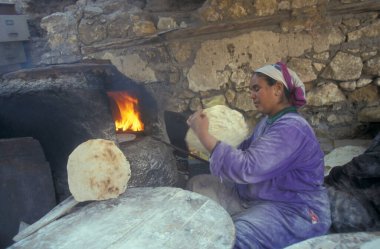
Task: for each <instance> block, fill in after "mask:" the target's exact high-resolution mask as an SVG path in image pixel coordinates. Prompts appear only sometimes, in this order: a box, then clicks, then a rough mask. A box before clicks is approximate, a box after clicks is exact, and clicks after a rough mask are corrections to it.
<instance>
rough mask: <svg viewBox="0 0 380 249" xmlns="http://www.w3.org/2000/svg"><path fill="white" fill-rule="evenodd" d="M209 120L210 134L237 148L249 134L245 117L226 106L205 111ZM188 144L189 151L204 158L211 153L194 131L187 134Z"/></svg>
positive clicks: (218, 106)
mask: <svg viewBox="0 0 380 249" xmlns="http://www.w3.org/2000/svg"><path fill="white" fill-rule="evenodd" d="M203 113H205V114H206V115H207V117H208V120H209V132H210V134H211V135H213V136H214V137H216V138H217V139H218V140H220V141H223V142H225V143H227V144H229V145H231V146H233V147H237V146H238V145H239V144H240V143H241V142H242V141H243V140H244V139H245V138H246V137H247V136H248V134H249V129H248V125H247V123H246V122H245V120H244V117H243V115H242V114H241V113H240V112H238V111H235V110H232V109H231V108H229V107H227V106H224V105H215V106H213V107H210V108H206V109H204V110H203ZM185 140H186V143H187V146H188V148H189V150H190V151H191V152H192V153H194V154H196V155H199V156H201V157H203V158H206V159H207V158H208V156H209V155H210V153H209V152H208V151H207V150H206V148H205V147H203V145H202V143H201V142H200V141H199V139H198V138H197V136H196V135H195V133H194V132H193V130H191V129H189V130H188V131H187V133H186V138H185Z"/></svg>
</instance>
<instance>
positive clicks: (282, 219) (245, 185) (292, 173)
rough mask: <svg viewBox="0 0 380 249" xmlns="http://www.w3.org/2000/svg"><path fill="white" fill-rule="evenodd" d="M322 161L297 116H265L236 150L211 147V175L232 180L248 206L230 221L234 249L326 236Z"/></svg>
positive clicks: (327, 214) (307, 128)
mask: <svg viewBox="0 0 380 249" xmlns="http://www.w3.org/2000/svg"><path fill="white" fill-rule="evenodd" d="M323 158H324V154H323V152H322V151H321V149H320V145H319V143H318V141H317V139H316V137H315V134H314V132H313V130H312V128H311V127H310V125H309V124H308V123H307V121H306V120H305V119H304V118H303V117H301V116H300V115H299V114H297V113H286V114H284V115H283V116H281V117H279V118H278V119H276V120H275V121H273V122H270V120H268V117H265V118H264V119H263V120H261V122H260V123H259V124H257V126H256V128H255V131H254V133H253V135H252V136H251V137H250V138H248V139H247V140H245V141H244V142H243V143H241V144H240V146H239V147H238V148H237V149H235V148H233V147H231V146H229V145H227V144H226V143H224V142H221V143H219V144H218V145H217V146H216V147H215V149H214V151H213V153H212V155H211V157H210V170H211V173H212V174H213V175H215V176H218V177H220V178H221V179H225V180H228V181H231V182H234V183H235V187H236V188H237V192H238V194H239V196H240V198H241V200H243V201H245V202H247V203H249V206H250V207H249V208H248V209H247V210H246V211H245V212H243V213H242V214H239V215H237V216H236V217H233V218H234V222H235V226H236V231H237V234H236V236H237V238H236V245H235V248H283V247H284V246H287V245H289V244H292V243H296V242H298V241H301V240H304V239H307V238H310V237H314V236H318V235H323V234H325V233H326V232H327V230H328V228H329V226H330V223H331V219H330V206H329V202H328V197H327V193H326V190H325V188H324V187H323V177H324V161H323Z"/></svg>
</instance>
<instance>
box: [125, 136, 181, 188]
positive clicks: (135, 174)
mask: <svg viewBox="0 0 380 249" xmlns="http://www.w3.org/2000/svg"><path fill="white" fill-rule="evenodd" d="M120 149H121V150H122V151H123V153H124V155H125V156H126V158H128V161H129V163H130V167H131V178H130V179H129V182H128V187H159V186H173V185H174V184H176V182H177V178H178V173H177V166H176V163H175V162H176V160H175V158H174V155H173V152H172V149H171V148H169V147H167V146H166V145H164V144H163V143H161V142H159V141H156V140H154V139H152V138H150V137H142V138H141V139H138V140H134V141H131V142H126V143H123V144H121V145H120Z"/></svg>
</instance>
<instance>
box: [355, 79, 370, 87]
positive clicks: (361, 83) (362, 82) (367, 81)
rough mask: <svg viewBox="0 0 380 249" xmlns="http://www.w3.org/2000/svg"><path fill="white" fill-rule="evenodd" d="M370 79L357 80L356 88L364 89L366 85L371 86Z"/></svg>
mask: <svg viewBox="0 0 380 249" xmlns="http://www.w3.org/2000/svg"><path fill="white" fill-rule="evenodd" d="M371 82H372V78H360V79H359V80H357V81H356V87H357V88H360V87H364V86H366V85H368V84H371Z"/></svg>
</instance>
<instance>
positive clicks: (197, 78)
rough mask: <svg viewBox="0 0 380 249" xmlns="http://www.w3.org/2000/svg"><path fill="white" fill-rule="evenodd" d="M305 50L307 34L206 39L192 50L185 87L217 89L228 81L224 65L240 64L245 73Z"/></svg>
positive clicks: (308, 40) (308, 41) (261, 33)
mask: <svg viewBox="0 0 380 249" xmlns="http://www.w3.org/2000/svg"><path fill="white" fill-rule="evenodd" d="M258 38H260V39H258ZM262 41H265V43H263V42H262ZM232 47H233V48H234V49H233V50H232V49H231V48H232ZM308 49H311V36H310V35H304V34H300V35H295V34H286V35H282V34H278V33H273V32H268V31H253V32H251V33H249V34H244V35H239V36H237V37H234V38H225V39H221V40H208V41H205V42H203V43H202V44H201V48H200V49H199V50H198V51H197V52H196V57H195V60H194V64H193V65H192V66H191V68H190V70H189V72H188V74H187V79H188V81H189V88H190V89H191V90H192V91H194V92H199V91H208V90H212V89H215V90H219V89H220V88H221V87H222V86H224V85H225V84H226V83H228V80H229V75H230V72H229V71H228V70H226V69H227V66H228V67H229V68H232V69H234V68H242V67H244V71H245V72H248V71H251V70H254V69H256V68H259V67H261V66H263V65H264V64H268V63H275V62H277V61H278V60H279V58H284V57H286V56H292V57H297V56H300V55H302V54H303V53H304V52H305V50H308ZM247 76H248V75H247ZM238 78H242V76H241V75H240V76H239V77H238Z"/></svg>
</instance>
